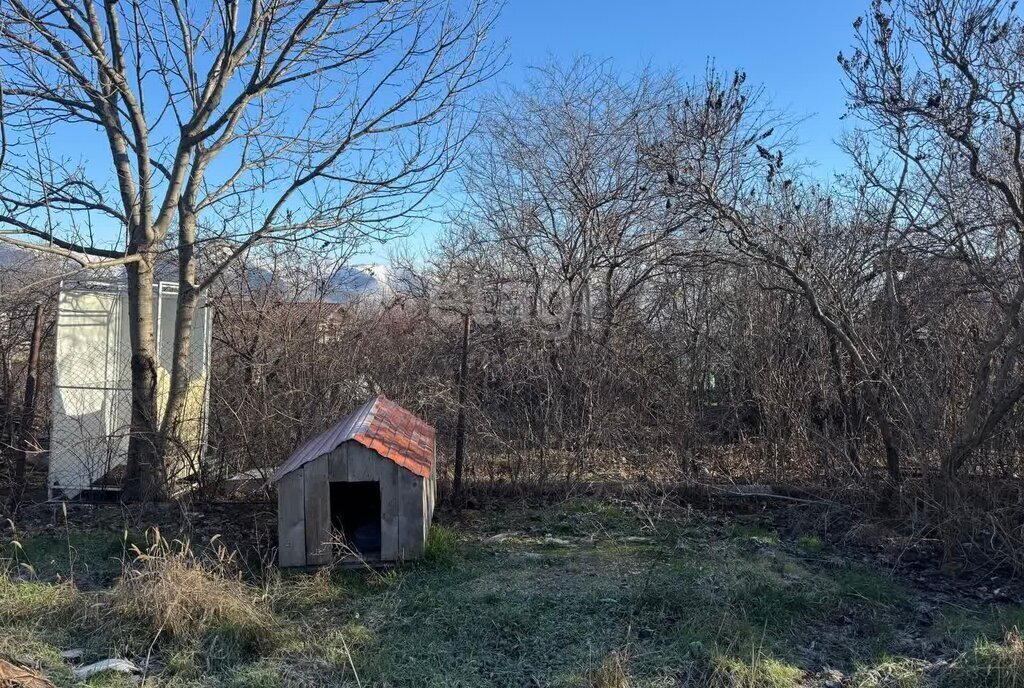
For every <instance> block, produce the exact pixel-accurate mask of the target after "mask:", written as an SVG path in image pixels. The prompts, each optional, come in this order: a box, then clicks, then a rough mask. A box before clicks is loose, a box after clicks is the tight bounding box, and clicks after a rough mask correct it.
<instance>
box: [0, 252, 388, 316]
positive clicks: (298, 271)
mask: <svg viewBox="0 0 1024 688" xmlns="http://www.w3.org/2000/svg"><path fill="white" fill-rule="evenodd" d="M207 250H208V251H210V250H212V251H213V252H215V253H216V252H218V251H221V250H223V251H227V250H228V247H208V248H207ZM83 258H84V259H86V260H89V258H88V257H86V256H83ZM93 260H99V259H93ZM79 268H80V266H79V265H78V264H77V263H76V262H74V261H72V260H70V259H67V258H62V257H60V256H55V255H50V254H47V253H43V252H40V251H34V250H31V249H25V248H21V247H17V246H13V245H10V244H4V243H0V270H3V271H5V272H6V273H7V276H8V277H16V278H27V277H28V276H29V275H32V276H33V279H38V278H39V276H40V275H41V274H42V275H46V276H50V277H52V278H53V280H54V282H55V283H56V282H57V281H59V280H61V279H63V280H64V281H65V282H75V283H78V284H82V285H87V284H89V283H90V282H93V283H96V282H107V283H109V282H115V283H116V282H122V281H124V279H125V269H124V267H123V266H117V267H113V268H103V269H95V270H84V271H83V270H80V269H79ZM69 273H74V274H69ZM177 278H178V274H177V267H176V265H175V261H174V257H173V254H164V256H163V258H162V259H161V260H159V261H158V263H157V266H156V279H157V280H158V281H166V282H176V281H177ZM15 281H17V280H15ZM399 282H401V280H400V279H395V275H394V274H393V270H392V268H390V267H389V266H387V265H381V264H354V265H343V266H341V267H338V268H336V269H332V268H330V267H326V266H323V265H320V266H319V267H318V268H317V269H315V270H313V269H311V268H310V267H309V265H308V264H305V263H304V262H303V261H301V260H285V259H282V258H280V257H276V258H275V257H268V256H263V255H249V256H246V257H245V258H243V259H242V260H239V261H238V262H237V263H236V264H235V265H234V266H233V267H232V268H231V269H229V270H228V271H227V272H226V273H225V274H224V276H223V286H224V288H226V289H228V290H233V289H238V288H248V289H252V290H257V289H266V288H270V287H273V288H276V289H279V290H280V291H281V292H282V293H283V294H291V296H292V298H294V299H295V300H296V301H304V300H314V299H315V300H319V299H321V298H322V299H323V300H324V301H326V302H328V303H339V304H340V303H348V302H350V301H352V300H353V299H364V300H370V301H373V302H380V301H383V300H386V299H390V298H393V297H394V295H395V293H396V290H400V288H399V287H398V283H399ZM0 284H2V283H0Z"/></svg>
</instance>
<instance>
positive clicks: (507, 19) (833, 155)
mask: <svg viewBox="0 0 1024 688" xmlns="http://www.w3.org/2000/svg"><path fill="white" fill-rule="evenodd" d="M869 4H870V2H869V0H762V1H760V2H758V1H756V0H711V1H703V0H633V1H632V2H623V1H622V0H508V4H507V5H506V7H505V11H504V13H503V14H502V17H501V19H500V21H499V24H498V27H497V37H498V38H500V39H504V40H507V41H508V45H509V57H510V59H511V62H512V64H511V65H510V66H509V68H508V69H507V70H506V71H505V72H504V73H503V74H502V75H501V77H500V78H499V80H498V81H499V82H502V83H506V84H507V83H516V82H517V81H519V80H520V79H522V77H523V74H524V72H525V71H526V70H527V69H528V68H529V66H530V65H536V64H539V63H542V62H544V61H545V60H546V59H547V58H548V57H552V58H554V59H556V60H561V59H571V58H573V57H576V56H579V55H591V56H594V57H600V58H609V59H611V60H612V62H613V64H614V65H615V66H616V67H617V68H618V69H620V70H623V71H626V72H628V71H629V70H633V69H636V68H638V67H641V66H643V65H645V64H648V63H649V64H650V65H651V66H653V67H655V68H675V69H677V70H678V71H679V72H681V73H683V74H699V73H701V72H702V71H703V69H704V66H705V64H706V61H707V59H708V58H714V60H715V62H716V64H717V65H718V66H719V67H720V68H722V69H726V70H732V69H734V68H742V69H744V70H746V72H747V77H748V83H753V84H761V85H763V86H764V87H765V88H766V93H767V95H768V96H770V97H771V98H772V100H773V101H774V103H775V105H776V106H777V107H779V108H781V109H784V110H786V111H787V112H788V113H789V114H790V115H792V116H795V117H799V118H807V119H806V121H804V122H803V123H802V124H801V125H800V127H799V129H798V132H797V136H798V139H799V140H800V141H801V142H803V143H804V147H803V149H802V152H803V154H804V156H805V157H806V158H808V159H810V160H815V161H817V162H818V163H819V165H818V168H817V171H818V173H819V174H823V175H828V174H829V173H830V172H832V171H834V170H836V169H839V168H841V167H842V166H843V165H844V164H845V161H844V159H843V156H842V154H841V153H840V152H839V151H837V150H836V148H835V146H834V145H833V143H832V142H833V140H835V139H836V138H838V137H839V135H840V134H841V132H842V129H843V125H844V122H841V121H840V119H839V118H840V116H841V115H842V114H843V112H844V109H845V106H844V101H845V92H844V90H843V86H842V71H841V69H840V68H839V65H838V63H837V62H836V54H837V53H838V52H839V51H840V50H846V49H847V48H848V46H849V45H850V44H851V42H852V38H853V27H852V24H853V21H854V20H855V19H856V18H857V16H858V15H860V14H863V13H864V12H865V11H866V10H867V9H868V7H869ZM497 85H498V84H496V86H497Z"/></svg>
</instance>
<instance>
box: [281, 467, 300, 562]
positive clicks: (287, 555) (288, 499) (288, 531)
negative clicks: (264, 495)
mask: <svg viewBox="0 0 1024 688" xmlns="http://www.w3.org/2000/svg"><path fill="white" fill-rule="evenodd" d="M304 504H305V494H304V492H303V472H302V471H294V472H292V473H289V474H288V475H286V476H284V477H283V478H281V479H280V480H279V481H278V482H277V558H278V563H279V564H280V565H281V566H282V567H284V566H305V565H306V516H305V506H304Z"/></svg>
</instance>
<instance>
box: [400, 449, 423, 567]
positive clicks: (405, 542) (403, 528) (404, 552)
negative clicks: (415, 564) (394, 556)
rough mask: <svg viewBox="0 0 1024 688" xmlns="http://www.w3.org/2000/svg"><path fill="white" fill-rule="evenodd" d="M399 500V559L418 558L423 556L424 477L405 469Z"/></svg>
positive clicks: (401, 474)
mask: <svg viewBox="0 0 1024 688" xmlns="http://www.w3.org/2000/svg"><path fill="white" fill-rule="evenodd" d="M398 500H399V504H398V559H399V560H405V559H417V558H419V557H421V556H423V478H420V477H419V476H418V475H415V474H413V473H410V472H409V471H407V470H404V469H403V470H402V471H401V472H400V478H399V488H398Z"/></svg>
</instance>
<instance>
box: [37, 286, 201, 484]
mask: <svg viewBox="0 0 1024 688" xmlns="http://www.w3.org/2000/svg"><path fill="white" fill-rule="evenodd" d="M153 289H154V297H155V304H156V306H155V310H156V313H155V316H156V317H155V323H154V335H155V337H156V350H157V362H158V369H157V413H158V418H162V417H163V412H164V409H165V407H166V402H167V398H168V394H169V390H170V371H171V369H172V365H173V359H174V356H173V351H174V330H175V321H176V312H177V292H178V290H177V285H176V284H175V283H173V282H160V283H158V284H156V285H154V287H153ZM210 323H211V313H210V309H209V307H208V306H206V305H203V306H202V307H200V308H199V309H197V311H196V313H195V315H194V317H193V322H192V346H191V351H190V353H189V355H188V357H187V359H186V361H185V370H186V380H187V385H186V389H185V392H184V398H183V404H182V412H181V413H180V415H179V418H178V422H177V423H176V424H175V427H174V428H173V429H172V430H171V431H170V433H169V434H170V438H171V442H169V443H168V445H167V451H166V457H165V461H166V470H167V476H168V480H169V482H170V483H171V485H172V487H173V486H175V485H182V484H183V483H184V482H185V481H186V480H187V479H188V478H189V477H190V476H192V475H194V474H195V473H196V472H197V471H198V469H199V465H200V462H201V460H202V455H203V450H204V446H205V439H206V424H207V409H208V407H209V390H208V384H207V380H208V377H209V376H208V372H209V361H210ZM55 339H56V348H55V361H54V363H55V365H54V382H53V404H52V406H53V409H52V420H51V432H50V462H49V477H48V480H47V487H48V490H49V495H50V497H51V498H63V499H73V498H102V497H103V496H112V495H114V494H116V493H117V492H118V491H119V490H120V489H121V488H122V486H123V482H124V478H125V474H126V464H127V457H128V440H129V437H130V434H131V344H130V339H129V329H128V303H127V292H126V290H125V288H124V287H123V286H122V285H120V284H106V283H89V284H88V285H87V286H81V285H75V286H71V287H64V286H62V288H61V291H60V294H59V297H58V306H57V325H56V335H55Z"/></svg>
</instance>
